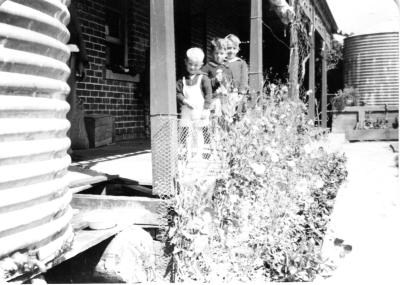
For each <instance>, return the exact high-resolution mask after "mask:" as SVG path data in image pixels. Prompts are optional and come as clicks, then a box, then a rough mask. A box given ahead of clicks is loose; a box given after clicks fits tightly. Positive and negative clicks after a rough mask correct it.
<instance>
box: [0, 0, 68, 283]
mask: <svg viewBox="0 0 400 285" xmlns="http://www.w3.org/2000/svg"><path fill="white" fill-rule="evenodd" d="M69 2H70V1H69V0H34V1H26V0H13V1H11V0H7V1H5V2H4V3H3V4H1V6H0V283H2V282H1V281H2V280H3V281H4V280H7V279H9V278H11V277H12V276H13V275H15V274H17V273H18V272H17V271H18V270H19V269H20V268H21V267H25V269H24V270H28V271H29V270H30V269H32V270H33V269H34V268H36V269H37V268H38V267H39V268H40V267H43V264H45V263H46V262H47V261H50V260H52V259H54V258H56V257H57V256H58V255H59V254H60V253H61V252H62V251H63V250H65V249H66V248H67V247H68V245H69V244H70V243H71V240H72V238H73V233H72V228H71V225H70V221H71V217H72V210H71V208H70V206H69V203H70V200H71V193H70V192H69V190H68V188H67V182H66V180H65V174H66V171H67V167H68V166H69V164H70V157H69V155H68V154H67V149H68V148H69V145H70V141H69V139H68V137H67V135H66V133H67V130H68V128H69V122H68V120H67V119H66V113H67V112H68V110H69V105H68V104H67V102H66V101H65V98H66V96H67V95H68V93H69V86H68V85H67V84H66V80H67V78H68V76H69V73H70V71H69V68H68V66H67V65H66V61H67V60H68V58H69V55H70V52H69V48H68V46H67V45H66V43H67V41H68V39H69V36H70V35H69V32H68V30H67V28H66V24H67V23H68V22H69V17H70V16H69V12H68V9H67V6H68V5H69ZM10 264H11V265H10ZM12 264H14V265H12Z"/></svg>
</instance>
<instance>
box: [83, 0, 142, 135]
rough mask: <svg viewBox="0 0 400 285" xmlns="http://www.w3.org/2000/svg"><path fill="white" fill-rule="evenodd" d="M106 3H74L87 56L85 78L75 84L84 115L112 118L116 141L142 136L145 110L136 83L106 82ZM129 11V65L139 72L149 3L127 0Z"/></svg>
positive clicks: (102, 1) (88, 0) (100, 1)
mask: <svg viewBox="0 0 400 285" xmlns="http://www.w3.org/2000/svg"><path fill="white" fill-rule="evenodd" d="M104 3H105V0H96V1H93V0H76V1H75V5H76V7H77V10H78V15H79V19H80V22H81V29H82V33H83V38H84V40H85V45H86V49H87V53H88V57H89V67H88V69H87V70H86V76H85V78H84V79H83V80H82V81H79V82H78V83H77V94H78V96H79V97H80V98H81V99H82V100H83V107H84V110H85V111H86V113H88V114H92V113H102V114H109V115H112V116H113V117H114V118H115V135H116V139H117V140H122V139H132V138H140V137H143V135H144V110H143V102H142V99H141V96H142V94H141V92H140V90H139V84H138V82H129V81H121V80H114V79H106V68H105V13H104ZM128 3H129V9H128V11H129V12H128V15H129V16H128V39H129V40H128V46H129V48H128V63H129V68H130V69H133V70H134V72H135V73H142V72H143V70H144V66H145V60H146V59H145V52H146V49H147V48H148V46H149V1H147V0H130V1H128Z"/></svg>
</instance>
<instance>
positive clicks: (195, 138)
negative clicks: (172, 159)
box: [176, 48, 212, 155]
mask: <svg viewBox="0 0 400 285" xmlns="http://www.w3.org/2000/svg"><path fill="white" fill-rule="evenodd" d="M203 60H204V52H203V51H202V50H201V49H200V48H190V49H188V50H187V52H186V59H185V64H186V74H185V76H184V77H183V78H182V79H180V80H178V82H177V85H176V90H177V99H178V103H179V104H180V105H181V126H182V127H183V130H182V131H183V132H184V133H186V134H187V148H188V150H189V151H191V152H192V155H201V153H202V150H203V147H204V138H203V128H204V127H206V126H207V124H208V119H209V116H210V110H209V109H210V104H211V96H212V88H211V83H210V79H209V78H208V77H207V75H206V74H205V73H204V72H202V71H201V67H202V66H203Z"/></svg>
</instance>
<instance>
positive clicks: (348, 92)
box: [332, 87, 359, 112]
mask: <svg viewBox="0 0 400 285" xmlns="http://www.w3.org/2000/svg"><path fill="white" fill-rule="evenodd" d="M358 98H359V93H358V90H357V89H356V88H353V87H345V88H344V89H343V90H342V89H340V90H339V91H338V92H337V93H336V95H335V97H333V99H332V104H333V106H334V107H335V109H336V110H337V111H339V112H341V111H343V109H344V108H345V107H346V106H356V105H358Z"/></svg>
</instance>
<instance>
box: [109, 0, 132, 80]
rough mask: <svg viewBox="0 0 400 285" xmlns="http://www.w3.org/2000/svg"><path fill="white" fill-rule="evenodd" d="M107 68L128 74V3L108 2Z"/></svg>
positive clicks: (116, 0)
mask: <svg viewBox="0 0 400 285" xmlns="http://www.w3.org/2000/svg"><path fill="white" fill-rule="evenodd" d="M105 10H106V26H105V33H106V67H107V69H110V70H111V71H113V72H115V73H128V72H129V68H128V48H127V47H128V31H127V28H128V27H127V15H126V11H127V1H126V0H114V1H106V9H105Z"/></svg>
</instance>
